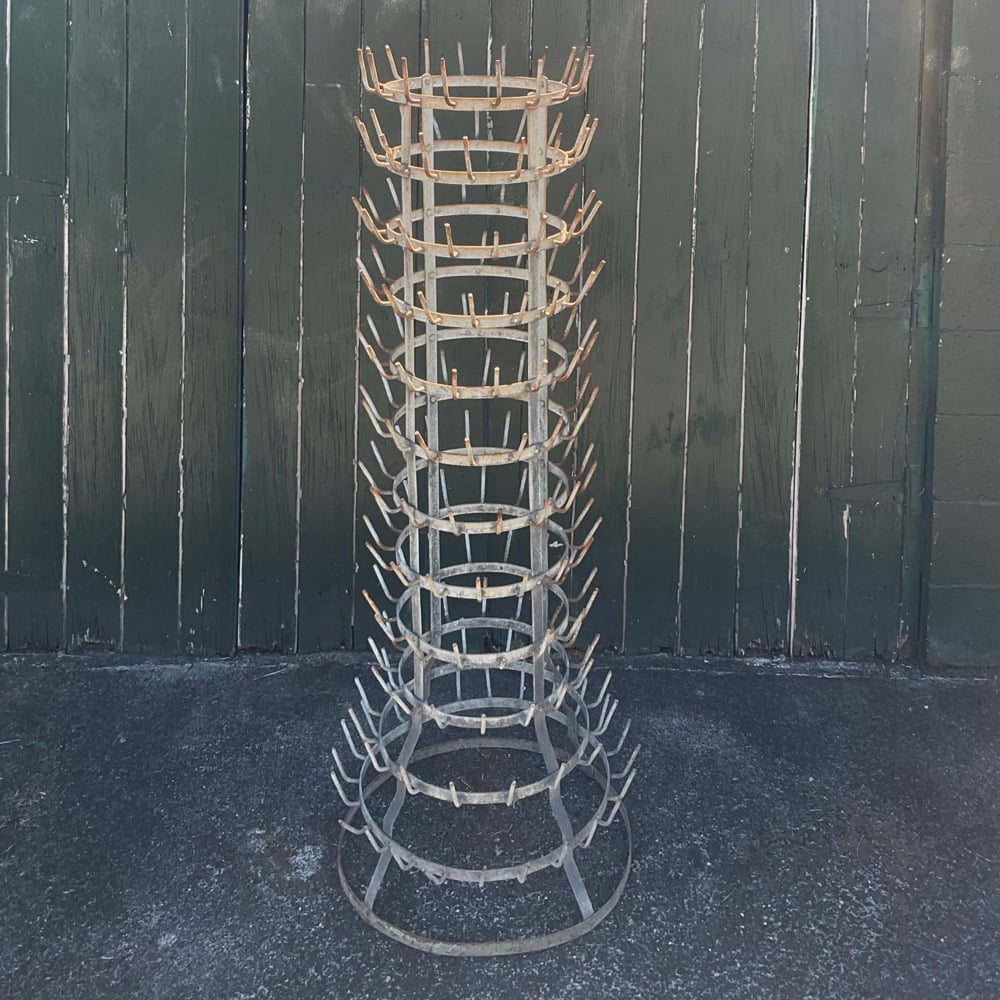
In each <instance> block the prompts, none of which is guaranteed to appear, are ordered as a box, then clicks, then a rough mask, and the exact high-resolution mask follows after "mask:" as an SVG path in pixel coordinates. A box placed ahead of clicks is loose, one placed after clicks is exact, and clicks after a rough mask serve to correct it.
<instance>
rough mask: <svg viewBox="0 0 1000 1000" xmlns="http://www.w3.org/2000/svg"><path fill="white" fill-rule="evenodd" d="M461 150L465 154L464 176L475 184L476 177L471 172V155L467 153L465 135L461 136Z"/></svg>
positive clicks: (467, 138)
mask: <svg viewBox="0 0 1000 1000" xmlns="http://www.w3.org/2000/svg"><path fill="white" fill-rule="evenodd" d="M462 150H463V151H464V153H465V175H466V177H468V178H469V180H470V181H471V182H472V183H473V184H475V183H476V175H475V174H474V173H473V172H472V155H471V153H470V151H469V137H468V136H467V135H463V136H462Z"/></svg>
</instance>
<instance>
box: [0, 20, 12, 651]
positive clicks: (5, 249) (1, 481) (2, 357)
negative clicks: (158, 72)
mask: <svg viewBox="0 0 1000 1000" xmlns="http://www.w3.org/2000/svg"><path fill="white" fill-rule="evenodd" d="M0 42H2V43H3V47H4V51H6V50H7V19H6V18H3V22H2V23H0ZM0 63H2V65H0V86H2V88H3V89H2V91H0V94H2V95H3V99H2V105H0V106H2V107H3V114H4V123H3V127H2V128H0V157H2V162H3V165H4V168H5V170H6V168H7V167H8V166H9V163H10V141H9V140H10V135H9V132H10V128H9V121H10V78H9V73H8V67H7V61H6V59H4V60H0ZM9 229H10V201H9V199H7V198H3V199H2V200H0V253H2V255H3V281H2V282H0V308H2V309H3V337H2V338H0V364H2V368H0V372H2V377H0V405H2V406H3V411H2V412H3V415H4V418H3V420H0V448H2V449H3V453H2V454H3V456H4V458H3V473H2V475H0V499H2V501H3V566H4V570H5V571H6V566H7V560H8V558H9V556H10V534H9V532H8V530H7V520H8V516H9V512H10V490H9V482H8V480H9V475H10V457H9V456H10V450H9V447H8V443H7V414H8V413H10V396H9V393H8V390H7V386H8V379H9V374H8V373H9V372H10V351H9V347H10V333H9V329H10V327H9V323H10V297H9V291H10V289H9V285H10V242H9V240H8V231H9ZM14 589H15V588H14V585H13V581H12V578H11V577H9V576H7V575H6V573H5V577H4V589H3V626H2V627H3V636H2V638H3V648H4V649H6V648H7V647H8V635H7V619H8V614H9V611H10V597H9V594H10V591H11V590H14Z"/></svg>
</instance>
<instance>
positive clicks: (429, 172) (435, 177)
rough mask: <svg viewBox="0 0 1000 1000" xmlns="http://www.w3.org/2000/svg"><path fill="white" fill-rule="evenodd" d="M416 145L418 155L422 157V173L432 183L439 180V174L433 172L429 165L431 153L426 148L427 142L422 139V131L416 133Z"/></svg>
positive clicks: (435, 171) (438, 172)
mask: <svg viewBox="0 0 1000 1000" xmlns="http://www.w3.org/2000/svg"><path fill="white" fill-rule="evenodd" d="M417 143H418V144H419V146H420V154H421V156H422V157H423V167H424V173H425V174H427V176H428V177H429V178H430V179H431V180H432V181H436V180H439V179H440V177H441V172H440V171H439V170H435V169H434V168H433V167H432V166H431V165H430V159H431V153H430V150H429V149H428V147H427V142H426V140H425V139H424V133H423V132H422V131H421V132H418V133H417Z"/></svg>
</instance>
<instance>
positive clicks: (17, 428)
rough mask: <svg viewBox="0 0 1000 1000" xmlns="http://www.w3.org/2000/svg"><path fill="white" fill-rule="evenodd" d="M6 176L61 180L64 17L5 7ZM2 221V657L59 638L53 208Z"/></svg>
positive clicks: (58, 306)
mask: <svg viewBox="0 0 1000 1000" xmlns="http://www.w3.org/2000/svg"><path fill="white" fill-rule="evenodd" d="M10 26H11V40H10V41H11V45H10V110H9V123H10V136H9V141H10V147H9V149H10V157H9V170H8V173H10V174H12V175H13V176H14V177H20V178H28V179H31V180H37V181H47V182H50V183H52V184H54V185H58V188H60V189H61V188H62V187H63V185H64V183H65V174H66V8H65V4H64V3H54V2H51V0H49V2H46V3H25V2H22V3H15V4H13V6H12V9H11V25H10ZM8 205H9V214H10V229H9V239H10V243H9V263H10V272H9V279H10V311H9V318H10V326H9V330H8V334H9V341H8V346H9V350H10V356H9V365H10V367H9V380H10V399H9V417H10V426H9V433H10V438H9V442H8V446H9V453H8V455H9V464H8V470H9V486H10V493H9V500H8V503H9V506H8V510H7V567H6V568H7V570H8V571H9V572H10V573H12V574H15V575H16V576H17V577H18V578H19V579H20V580H21V581H22V585H23V586H24V587H25V588H26V589H25V591H23V592H21V593H17V592H15V593H12V594H11V595H10V597H9V601H8V606H7V644H8V647H9V648H10V649H26V648H35V649H54V648H57V647H58V646H59V644H60V643H61V641H62V593H61V580H62V393H63V356H62V355H63V344H62V339H63V317H62V302H63V294H62V292H63V287H62V286H63V204H62V201H61V199H59V198H56V197H54V196H53V197H44V196H43V197H35V196H22V197H18V198H12V199H10V201H9V202H8Z"/></svg>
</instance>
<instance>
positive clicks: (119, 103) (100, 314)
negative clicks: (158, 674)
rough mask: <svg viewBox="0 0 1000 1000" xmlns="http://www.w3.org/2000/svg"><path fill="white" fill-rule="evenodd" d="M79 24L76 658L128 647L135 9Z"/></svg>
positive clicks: (75, 45)
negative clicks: (130, 120)
mask: <svg viewBox="0 0 1000 1000" xmlns="http://www.w3.org/2000/svg"><path fill="white" fill-rule="evenodd" d="M69 13H70V18H71V20H72V27H71V30H70V56H69V151H68V167H69V197H70V231H69V233H70V235H69V287H68V304H69V316H68V337H69V392H68V396H69V399H68V411H69V440H68V442H67V450H68V455H67V460H68V461H67V474H68V483H67V491H68V496H67V500H68V516H67V531H66V584H67V594H66V634H65V637H64V641H65V644H66V646H67V647H69V648H75V647H77V646H83V645H89V644H100V645H111V646H117V645H119V643H120V640H121V633H120V627H119V624H120V623H119V618H120V611H121V600H120V590H121V540H122V539H121V534H122V533H121V520H122V503H123V497H122V440H121V439H122V357H121V350H122V323H123V310H124V294H123V279H124V266H123V258H124V256H125V254H126V253H127V237H128V233H127V225H126V206H125V101H126V74H127V65H126V52H127V47H126V30H127V24H126V3H125V0H100V2H97V3H91V2H89V0H71V2H70V11H69ZM53 292H54V293H56V292H55V290H53ZM56 294H57V293H56Z"/></svg>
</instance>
